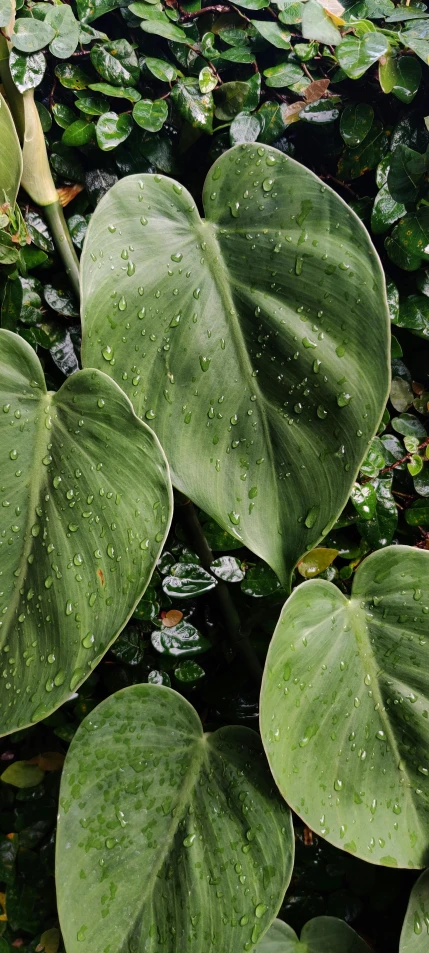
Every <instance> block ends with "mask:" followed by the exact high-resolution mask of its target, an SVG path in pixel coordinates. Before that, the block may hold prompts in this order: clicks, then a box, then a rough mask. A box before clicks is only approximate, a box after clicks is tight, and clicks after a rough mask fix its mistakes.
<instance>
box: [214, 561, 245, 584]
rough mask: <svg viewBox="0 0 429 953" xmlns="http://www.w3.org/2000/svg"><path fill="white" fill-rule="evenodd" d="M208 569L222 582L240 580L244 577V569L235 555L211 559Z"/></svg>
mask: <svg viewBox="0 0 429 953" xmlns="http://www.w3.org/2000/svg"><path fill="white" fill-rule="evenodd" d="M210 569H211V572H213V573H214V574H215V576H217V578H218V579H222V580H223V582H241V580H242V579H244V577H245V571H244V569H243V568H242V565H241V562H240V560H239V559H237V558H236V556H219V557H218V558H217V559H214V560H213V562H212V563H211V566H210Z"/></svg>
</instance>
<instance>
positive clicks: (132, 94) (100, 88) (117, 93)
mask: <svg viewBox="0 0 429 953" xmlns="http://www.w3.org/2000/svg"><path fill="white" fill-rule="evenodd" d="M88 88H89V89H91V90H93V92H96V93H102V94H103V95H104V96H109V97H110V98H113V99H129V101H130V102H131V103H138V102H139V100H140V99H141V93H139V91H138V89H134V87H133V86H112V85H111V84H110V83H90V84H89V87H88ZM108 105H109V104H108V103H107V106H108ZM76 106H77V107H78V109H80V108H81V106H80V105H79V103H76ZM104 112H106V110H104Z"/></svg>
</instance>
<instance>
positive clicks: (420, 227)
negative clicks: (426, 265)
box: [396, 206, 429, 261]
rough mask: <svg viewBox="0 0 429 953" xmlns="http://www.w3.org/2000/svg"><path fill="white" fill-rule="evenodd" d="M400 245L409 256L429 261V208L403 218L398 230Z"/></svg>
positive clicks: (423, 208) (420, 209)
mask: <svg viewBox="0 0 429 953" xmlns="http://www.w3.org/2000/svg"><path fill="white" fill-rule="evenodd" d="M396 235H397V237H398V241H399V243H400V244H401V245H402V247H403V248H404V249H405V251H406V252H407V253H408V254H409V255H413V256H414V255H415V256H416V257H420V258H423V259H425V260H426V261H428V260H429V208H426V207H425V206H423V207H422V208H419V209H418V211H417V212H413V213H410V214H408V215H406V216H405V217H404V218H401V219H400V221H399V223H398V226H397V228H396Z"/></svg>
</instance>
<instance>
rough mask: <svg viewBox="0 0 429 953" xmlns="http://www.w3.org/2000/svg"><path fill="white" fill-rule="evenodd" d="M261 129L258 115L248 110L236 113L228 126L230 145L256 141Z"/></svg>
mask: <svg viewBox="0 0 429 953" xmlns="http://www.w3.org/2000/svg"><path fill="white" fill-rule="evenodd" d="M260 131H261V124H260V121H259V118H258V116H256V115H252V114H251V113H248V112H241V113H238V116H236V117H235V119H233V121H232V123H231V125H230V127H229V137H230V142H231V145H232V146H235V145H237V144H238V143H240V142H256V140H257V138H258V136H259V133H260Z"/></svg>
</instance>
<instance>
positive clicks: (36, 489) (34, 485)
mask: <svg viewBox="0 0 429 953" xmlns="http://www.w3.org/2000/svg"><path fill="white" fill-rule="evenodd" d="M51 401H52V393H50V392H46V393H44V394H41V395H40V398H39V406H38V409H37V411H36V413H39V414H40V417H39V421H38V423H36V436H35V439H34V443H33V453H32V461H31V462H32V465H34V463H35V462H37V460H39V459H40V458H41V455H42V447H43V443H45V447H46V445H47V443H48V442H49V441H50V440H51V439H52V438H51V437H50V435H49V432H48V431H47V430H46V428H45V414H44V413H43V411H44V409H46V407H47V406H49V404H50V403H51ZM44 405H45V406H44ZM45 434H46V436H45ZM35 469H36V476H37V465H36V468H35ZM44 477H45V474H44V473H42V479H41V480H37V479H31V480H30V487H29V492H28V506H27V520H26V524H25V530H24V535H23V546H22V550H21V559H20V562H21V568H20V573H19V576H17V577H16V576H15V579H16V584H15V587H14V589H13V590H12V595H11V599H10V602H9V605H8V607H7V613H6V619H5V625H4V629H3V640H2V644H4V639H5V638H6V641H7V640H8V638H9V634H10V630H11V626H12V623H13V618H14V615H15V612H16V610H17V608H18V605H19V601H20V598H21V592H20V590H21V589H22V586H23V583H24V580H25V577H26V575H27V572H28V557H29V555H30V552H31V549H32V546H33V543H34V539H33V537H32V536H31V526H32V524H33V521H34V519H35V516H34V514H35V509H36V502H37V500H38V498H39V495H40V489H41V485H42V482H43V479H44Z"/></svg>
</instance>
